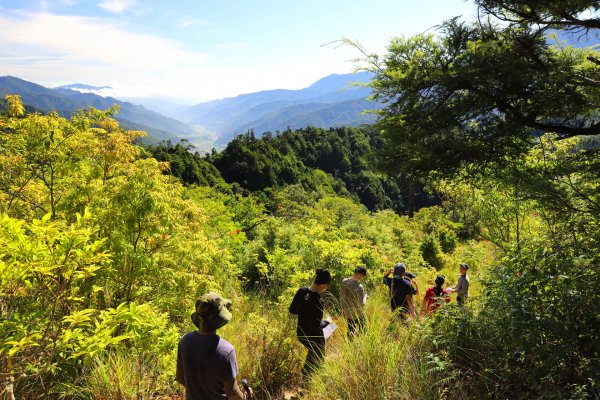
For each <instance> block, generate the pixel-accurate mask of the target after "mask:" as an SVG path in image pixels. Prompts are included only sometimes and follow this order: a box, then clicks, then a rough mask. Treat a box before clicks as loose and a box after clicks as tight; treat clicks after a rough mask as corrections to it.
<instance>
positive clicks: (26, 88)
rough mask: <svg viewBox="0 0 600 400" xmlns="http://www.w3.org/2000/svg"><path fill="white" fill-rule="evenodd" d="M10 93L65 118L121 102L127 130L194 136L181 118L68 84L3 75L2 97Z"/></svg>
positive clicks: (155, 137) (153, 137)
mask: <svg viewBox="0 0 600 400" xmlns="http://www.w3.org/2000/svg"><path fill="white" fill-rule="evenodd" d="M69 86H70V87H77V88H78V89H82V88H83V87H85V88H86V90H92V89H90V88H97V87H94V86H88V85H82V84H76V85H69ZM6 94H18V95H20V96H21V99H22V100H23V103H24V104H26V105H29V106H31V107H33V108H34V109H36V110H39V111H43V112H47V111H52V110H54V111H56V112H58V113H59V114H60V115H62V116H65V117H70V116H71V115H73V114H74V113H75V112H76V111H78V110H81V109H84V108H87V107H90V106H92V107H95V108H97V109H101V110H105V109H107V108H110V107H112V106H113V105H115V104H118V105H119V106H120V107H121V109H120V111H119V113H118V114H117V115H116V117H115V118H116V119H117V120H118V121H119V122H120V123H121V124H122V126H123V127H125V128H127V129H134V130H142V131H146V132H147V133H148V135H149V141H151V142H157V141H161V140H172V141H179V139H181V138H183V137H189V136H193V135H194V131H193V129H192V128H191V127H189V126H188V125H186V124H184V123H182V122H180V121H177V120H175V119H173V118H168V117H165V116H163V115H161V114H159V113H157V112H154V111H150V110H147V109H146V108H144V107H142V106H138V105H134V104H131V103H127V102H123V101H120V100H117V99H115V98H112V97H101V96H98V95H95V94H93V93H82V92H80V91H78V90H72V89H69V88H66V87H62V88H55V89H48V88H45V87H43V86H40V85H37V84H35V83H31V82H28V81H24V80H22V79H19V78H15V77H12V76H4V77H0V97H2V98H3V97H4V95H6Z"/></svg>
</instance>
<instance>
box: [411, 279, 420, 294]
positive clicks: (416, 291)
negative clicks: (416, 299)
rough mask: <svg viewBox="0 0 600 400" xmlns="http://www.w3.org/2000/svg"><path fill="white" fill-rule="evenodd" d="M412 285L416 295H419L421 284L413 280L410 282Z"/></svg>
mask: <svg viewBox="0 0 600 400" xmlns="http://www.w3.org/2000/svg"><path fill="white" fill-rule="evenodd" d="M410 284H411V285H412V286H413V287H414V289H415V294H418V293H419V284H418V283H417V280H416V279H411V280H410Z"/></svg>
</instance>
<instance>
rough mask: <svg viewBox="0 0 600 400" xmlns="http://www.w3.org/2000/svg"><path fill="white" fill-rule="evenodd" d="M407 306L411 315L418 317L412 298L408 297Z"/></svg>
mask: <svg viewBox="0 0 600 400" xmlns="http://www.w3.org/2000/svg"><path fill="white" fill-rule="evenodd" d="M406 305H407V306H408V309H409V310H410V315H412V316H413V317H415V316H416V315H417V310H416V308H415V303H414V301H413V297H412V296H406Z"/></svg>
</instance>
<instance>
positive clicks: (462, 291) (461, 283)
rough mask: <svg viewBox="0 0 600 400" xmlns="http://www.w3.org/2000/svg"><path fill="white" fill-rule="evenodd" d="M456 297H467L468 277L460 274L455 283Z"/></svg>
mask: <svg viewBox="0 0 600 400" xmlns="http://www.w3.org/2000/svg"><path fill="white" fill-rule="evenodd" d="M456 297H461V298H462V297H469V277H468V276H467V275H461V276H459V277H458V283H457V284H456Z"/></svg>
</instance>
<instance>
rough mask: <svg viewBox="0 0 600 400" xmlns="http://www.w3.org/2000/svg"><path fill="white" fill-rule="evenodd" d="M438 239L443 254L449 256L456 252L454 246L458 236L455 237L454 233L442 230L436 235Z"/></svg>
mask: <svg viewBox="0 0 600 400" xmlns="http://www.w3.org/2000/svg"><path fill="white" fill-rule="evenodd" d="M438 239H439V241H440V246H441V247H442V251H443V252H444V253H446V254H451V253H453V252H454V250H456V246H457V244H458V236H456V232H454V231H452V230H450V229H442V230H440V232H439V233H438Z"/></svg>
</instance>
